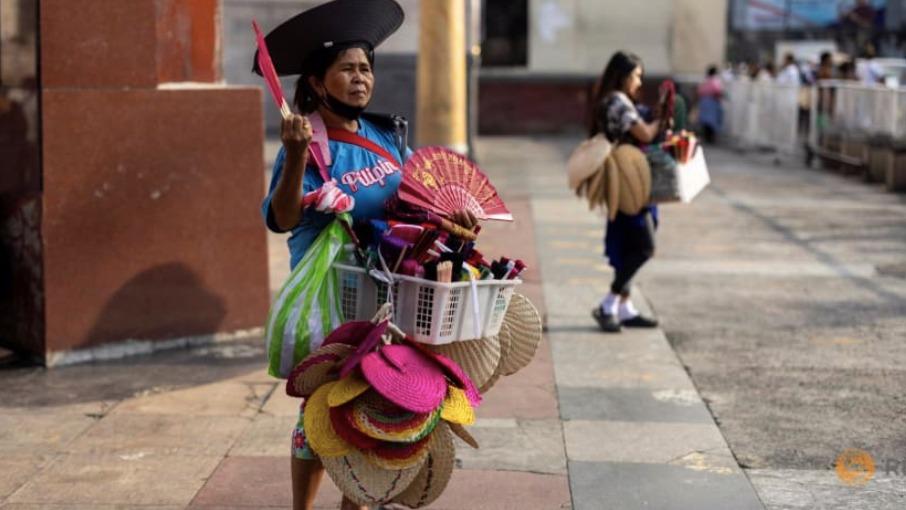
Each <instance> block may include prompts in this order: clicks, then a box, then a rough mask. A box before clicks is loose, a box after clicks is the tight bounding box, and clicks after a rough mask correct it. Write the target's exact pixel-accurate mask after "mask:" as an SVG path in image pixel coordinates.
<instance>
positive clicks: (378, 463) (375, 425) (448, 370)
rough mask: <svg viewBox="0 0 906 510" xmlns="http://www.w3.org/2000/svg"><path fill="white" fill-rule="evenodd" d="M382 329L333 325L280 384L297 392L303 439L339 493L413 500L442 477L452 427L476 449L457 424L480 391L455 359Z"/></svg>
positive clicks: (429, 493) (370, 500) (420, 502)
mask: <svg viewBox="0 0 906 510" xmlns="http://www.w3.org/2000/svg"><path fill="white" fill-rule="evenodd" d="M388 328H391V329H392V328H393V326H391V325H390V324H389V322H388V321H386V320H384V321H381V322H378V323H376V324H375V323H372V322H367V321H359V322H348V323H346V324H344V325H342V326H340V327H339V328H337V329H336V330H335V331H334V332H333V333H331V334H330V335H329V336H328V337H327V339H325V341H324V344H323V345H322V346H321V347H320V348H319V349H317V350H315V351H314V352H312V353H311V354H310V355H309V356H308V357H306V358H305V359H304V360H303V361H302V362H301V363H300V364H299V365H298V366H297V367H296V368H295V370H293V372H292V374H291V375H290V377H289V379H288V380H287V392H288V393H289V394H290V395H293V396H298V397H305V398H306V401H305V407H304V411H303V413H304V417H303V423H304V428H305V434H306V439H307V441H308V443H309V446H310V447H311V449H312V450H313V451H314V452H315V453H316V454H317V455H318V457H319V458H320V459H321V461H322V462H323V464H324V466H325V468H326V469H327V471H328V473H329V475H330V477H331V479H333V481H334V482H335V483H336V484H337V485H338V487H339V488H340V489H341V490H342V491H343V493H344V494H345V495H346V496H348V497H349V498H350V499H352V500H353V501H354V502H356V503H357V504H360V505H380V504H384V503H389V502H395V503H399V504H403V505H406V506H409V507H412V508H418V507H421V506H424V505H427V504H429V503H431V502H432V501H434V500H435V499H436V498H437V497H439V496H440V494H441V493H442V492H443V490H444V488H445V487H446V484H447V482H448V481H449V479H450V475H451V474H452V471H453V463H454V457H455V452H454V446H453V439H452V435H451V434H456V435H458V436H459V437H461V438H462V439H463V440H464V441H466V442H467V443H468V444H470V445H472V446H473V447H476V448H477V447H478V445H477V443H476V442H475V440H474V439H473V438H472V437H471V436H470V435H469V434H468V432H466V430H465V429H464V428H463V425H470V424H472V423H474V421H475V411H474V409H475V407H476V406H478V404H479V403H480V402H481V396H480V395H479V393H478V389H477V388H476V387H475V385H474V383H473V382H472V380H471V378H470V377H469V376H468V375H466V374H465V373H464V372H463V370H462V369H461V368H460V366H459V365H458V364H457V363H455V362H454V361H452V360H450V359H449V358H447V357H445V356H442V355H440V354H435V353H433V352H430V351H428V350H425V349H424V348H423V347H422V346H420V345H419V344H416V343H414V342H410V341H408V340H406V339H405V337H404V336H400V332H396V333H395V334H389V332H388ZM394 335H395V336H394ZM391 337H392V338H393V340H391Z"/></svg>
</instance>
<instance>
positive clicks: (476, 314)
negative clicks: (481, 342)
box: [468, 271, 481, 338]
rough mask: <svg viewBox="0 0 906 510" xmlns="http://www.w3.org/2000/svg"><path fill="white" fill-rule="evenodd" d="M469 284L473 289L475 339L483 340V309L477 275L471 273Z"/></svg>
mask: <svg viewBox="0 0 906 510" xmlns="http://www.w3.org/2000/svg"><path fill="white" fill-rule="evenodd" d="M468 273H469V283H470V284H471V287H472V289H471V290H472V292H471V294H472V319H473V320H474V321H475V338H481V309H480V308H479V307H478V284H477V283H476V282H475V275H474V274H472V271H469V272H468Z"/></svg>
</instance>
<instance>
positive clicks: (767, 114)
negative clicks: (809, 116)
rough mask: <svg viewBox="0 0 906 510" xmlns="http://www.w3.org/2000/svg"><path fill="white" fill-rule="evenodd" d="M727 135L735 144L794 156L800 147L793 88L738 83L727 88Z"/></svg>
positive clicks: (798, 92)
mask: <svg viewBox="0 0 906 510" xmlns="http://www.w3.org/2000/svg"><path fill="white" fill-rule="evenodd" d="M726 90H727V108H726V114H727V123H726V126H727V131H728V134H729V135H730V137H731V139H733V140H734V142H736V143H737V144H740V145H743V146H748V147H756V148H770V149H774V150H777V151H778V152H783V153H796V152H798V151H799V149H800V148H801V147H802V144H803V139H802V133H801V129H800V104H801V102H802V94H803V93H807V92H808V91H807V89H805V91H803V88H802V87H799V86H796V85H780V84H776V83H771V82H758V81H750V80H739V81H734V82H731V83H729V84H727V88H726Z"/></svg>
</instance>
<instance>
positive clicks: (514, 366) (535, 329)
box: [499, 294, 543, 376]
mask: <svg viewBox="0 0 906 510" xmlns="http://www.w3.org/2000/svg"><path fill="white" fill-rule="evenodd" d="M503 323H504V325H505V327H506V332H505V334H507V335H509V340H510V342H509V344H510V345H509V349H508V350H507V353H506V354H507V355H506V357H502V358H501V359H500V366H499V370H500V374H501V375H504V376H509V375H513V374H515V373H516V372H518V371H520V370H522V369H523V368H525V367H526V365H528V364H529V363H530V362H531V361H532V358H534V357H535V352H536V351H537V350H538V344H540V343H541V338H542V336H543V333H542V324H541V315H539V314H538V309H537V308H535V305H533V304H532V302H531V301H529V300H528V298H527V297H525V296H523V295H522V294H513V298H512V299H510V305H509V307H507V310H506V314H505V315H504V317H503ZM501 331H503V327H501ZM502 334H504V333H502Z"/></svg>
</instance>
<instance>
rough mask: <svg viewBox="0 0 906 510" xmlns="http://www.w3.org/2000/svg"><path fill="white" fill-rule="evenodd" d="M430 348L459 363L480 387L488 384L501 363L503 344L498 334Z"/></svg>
mask: <svg viewBox="0 0 906 510" xmlns="http://www.w3.org/2000/svg"><path fill="white" fill-rule="evenodd" d="M428 348H429V349H431V350H432V351H434V352H436V353H438V354H443V355H444V356H446V357H448V358H450V359H452V360H453V361H455V362H456V363H458V364H459V366H460V367H462V369H463V370H465V372H466V374H468V376H469V377H471V378H472V382H474V383H475V386H478V387H479V388H481V387H483V386H484V385H485V384H487V382H488V381H489V380H490V379H491V376H492V375H493V374H494V371H495V370H496V368H497V366H498V365H499V364H500V353H501V346H500V340H499V339H498V338H497V337H496V336H492V337H487V338H479V339H477V340H463V341H460V342H451V343H449V344H443V345H430V346H428Z"/></svg>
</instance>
